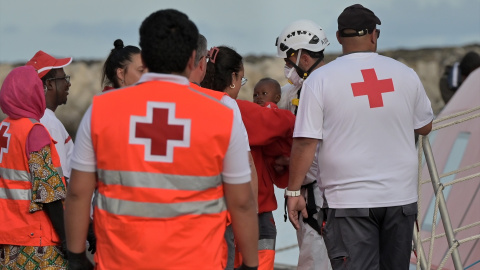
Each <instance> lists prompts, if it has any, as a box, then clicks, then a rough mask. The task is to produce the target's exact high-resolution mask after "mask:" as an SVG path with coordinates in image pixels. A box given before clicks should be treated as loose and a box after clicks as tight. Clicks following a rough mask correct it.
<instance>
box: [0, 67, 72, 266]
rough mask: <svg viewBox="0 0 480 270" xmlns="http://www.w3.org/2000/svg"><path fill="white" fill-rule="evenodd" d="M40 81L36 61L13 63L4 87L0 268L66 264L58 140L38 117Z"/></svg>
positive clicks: (0, 103)
mask: <svg viewBox="0 0 480 270" xmlns="http://www.w3.org/2000/svg"><path fill="white" fill-rule="evenodd" d="M42 85H43V84H42V81H41V80H40V79H39V78H38V74H37V72H36V70H35V69H34V68H33V67H32V66H22V67H17V68H15V69H13V70H12V71H11V72H10V73H9V74H8V75H7V77H6V78H5V80H4V82H3V84H2V87H1V90H0V108H1V109H2V111H3V113H5V114H6V115H7V116H8V117H7V118H6V119H5V120H3V121H2V122H1V124H0V145H1V148H0V149H1V150H0V208H1V209H2V211H1V214H0V224H2V225H1V226H0V268H1V269H27V270H30V269H66V268H67V260H66V259H65V252H66V238H65V229H64V225H63V200H64V199H65V196H66V189H65V180H64V178H63V174H62V170H61V166H60V159H59V157H58V154H57V152H56V150H55V147H54V141H53V140H52V139H51V137H50V134H49V133H48V131H47V130H46V129H45V127H44V126H43V125H42V124H40V118H41V117H42V116H43V113H44V111H45V107H46V103H45V93H44V89H43V87H42Z"/></svg>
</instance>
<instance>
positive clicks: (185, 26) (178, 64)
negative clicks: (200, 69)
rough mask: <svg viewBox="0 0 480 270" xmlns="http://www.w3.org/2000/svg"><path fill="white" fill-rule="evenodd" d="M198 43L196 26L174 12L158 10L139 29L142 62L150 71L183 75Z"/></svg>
mask: <svg viewBox="0 0 480 270" xmlns="http://www.w3.org/2000/svg"><path fill="white" fill-rule="evenodd" d="M197 41H198V29H197V27H196V26H195V24H194V23H193V22H192V21H191V20H190V19H189V18H188V16H187V15H185V14H184V13H182V12H180V11H178V10H175V9H163V10H159V11H156V12H154V13H152V14H150V16H148V17H147V18H146V19H145V20H144V21H143V22H142V25H141V26H140V48H141V49H142V53H141V54H142V60H143V63H144V64H145V66H146V67H147V68H148V70H149V71H150V72H155V73H166V74H170V73H182V72H183V71H185V68H186V66H187V63H188V60H189V59H190V56H191V55H192V52H193V51H194V50H195V49H196V47H197Z"/></svg>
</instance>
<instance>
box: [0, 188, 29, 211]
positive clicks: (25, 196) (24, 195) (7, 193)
mask: <svg viewBox="0 0 480 270" xmlns="http://www.w3.org/2000/svg"><path fill="white" fill-rule="evenodd" d="M31 198H32V195H31V189H9V188H0V199H9V200H28V201H29V200H31ZM2 211H3V210H2Z"/></svg>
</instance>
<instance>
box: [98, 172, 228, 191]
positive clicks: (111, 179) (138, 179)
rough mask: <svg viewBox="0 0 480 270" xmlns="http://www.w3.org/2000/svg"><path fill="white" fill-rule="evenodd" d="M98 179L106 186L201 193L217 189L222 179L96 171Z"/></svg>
mask: <svg viewBox="0 0 480 270" xmlns="http://www.w3.org/2000/svg"><path fill="white" fill-rule="evenodd" d="M98 178H99V180H100V181H101V182H103V183H104V184H107V185H122V186H127V187H145V188H163V189H176V190H186V191H192V190H193V191H202V190H207V189H210V188H215V187H218V186H220V185H221V184H222V177H221V176H220V175H215V176H183V175H173V174H162V173H147V172H131V171H110V170H98Z"/></svg>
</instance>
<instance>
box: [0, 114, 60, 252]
mask: <svg viewBox="0 0 480 270" xmlns="http://www.w3.org/2000/svg"><path fill="white" fill-rule="evenodd" d="M34 125H42V124H40V123H39V122H38V121H36V120H34V119H29V118H21V119H17V120H13V119H11V118H9V117H7V118H6V119H5V120H4V121H3V122H2V123H1V124H0V145H1V148H0V149H1V150H0V151H1V152H0V209H2V210H1V211H0V213H1V214H0V224H2V225H1V226H0V244H8V245H17V246H53V245H56V243H60V238H59V237H58V235H57V233H56V232H55V230H54V229H53V227H52V223H51V221H50V219H49V218H48V216H47V214H46V213H45V212H44V211H36V212H33V213H30V212H29V206H30V202H31V200H32V180H33V175H32V174H31V173H30V168H29V166H28V160H27V156H26V142H27V138H28V134H29V133H30V131H31V130H32V128H33V126H34ZM50 149H51V157H52V163H53V165H54V166H55V168H57V172H58V174H59V176H60V177H61V178H62V181H63V183H64V184H65V179H64V177H63V173H62V169H61V165H60V158H59V157H58V154H57V151H56V149H55V146H54V143H53V140H52V142H51V143H50Z"/></svg>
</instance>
